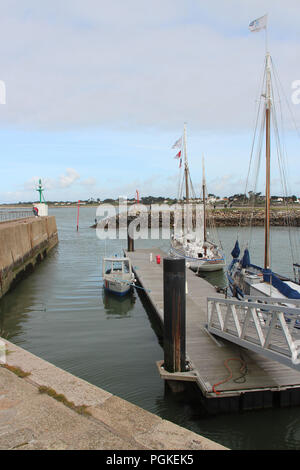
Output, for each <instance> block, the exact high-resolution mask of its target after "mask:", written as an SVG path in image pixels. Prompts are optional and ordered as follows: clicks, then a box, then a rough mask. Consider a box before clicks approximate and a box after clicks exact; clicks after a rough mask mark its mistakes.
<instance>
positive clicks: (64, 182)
mask: <svg viewBox="0 0 300 470" xmlns="http://www.w3.org/2000/svg"><path fill="white" fill-rule="evenodd" d="M79 179H80V175H79V174H78V173H77V171H76V170H74V169H73V168H67V170H66V174H65V175H61V176H60V178H59V186H60V187H61V188H69V187H70V186H72V184H74V183H75V182H76V181H78V180H79Z"/></svg>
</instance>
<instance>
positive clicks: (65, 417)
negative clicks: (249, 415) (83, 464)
mask: <svg viewBox="0 0 300 470" xmlns="http://www.w3.org/2000/svg"><path fill="white" fill-rule="evenodd" d="M1 344H2V346H3V345H4V349H5V351H6V356H5V362H4V361H3V362H4V364H3V362H2V364H1V363H0V366H1V367H0V449H12V448H18V449H24V450H25V449H33V450H37V449H45V450H47V449H49V450H50V449H61V450H63V449H68V450H70V449H74V450H76V449H82V450H85V449H99V450H111V449H115V450H117V449H118V450H191V451H196V450H226V448H225V447H223V446H221V445H219V444H217V443H215V442H213V441H211V440H209V439H207V438H205V437H203V436H200V435H198V434H196V433H194V432H192V431H189V430H187V429H185V428H182V427H180V426H178V425H176V424H174V423H172V422H170V421H167V420H164V419H162V418H160V417H158V416H156V415H154V414H152V413H150V412H148V411H146V410H144V409H142V408H140V407H138V406H136V405H134V404H132V403H129V402H127V401H126V400H123V399H121V398H119V397H117V396H115V395H113V394H111V393H109V392H107V391H105V390H103V389H101V388H99V387H96V386H94V385H92V384H90V383H88V382H86V381H84V380H82V379H80V378H78V377H75V376H74V375H72V374H70V373H69V372H66V371H64V370H62V369H60V368H58V367H56V366H54V365H53V364H51V363H49V362H47V361H45V360H43V359H41V358H39V357H37V356H35V355H33V354H31V353H30V352H28V351H26V350H24V349H22V348H20V347H19V346H16V345H14V344H13V343H11V342H9V341H7V340H5V339H2V338H0V345H1ZM0 359H1V357H0ZM6 366H10V367H18V368H20V369H21V370H22V371H24V372H27V373H29V375H28V376H27V377H26V378H19V377H17V376H16V375H15V374H14V373H13V372H11V371H10V370H8V369H7V368H6ZM41 386H44V387H49V388H51V389H53V390H55V391H56V393H57V394H63V395H64V396H65V398H66V399H67V400H68V401H69V402H73V403H74V405H75V406H86V410H87V411H88V413H89V416H87V415H79V414H78V413H77V412H76V411H74V410H73V409H70V408H68V407H67V406H65V405H64V404H63V403H60V402H58V401H56V400H55V399H54V398H52V397H50V396H48V395H42V394H41V393H40V392H39V387H41ZM1 418H4V421H3V419H2V420H1ZM45 422H46V423H47V424H46V425H45ZM1 423H2V424H1ZM3 423H4V424H3Z"/></svg>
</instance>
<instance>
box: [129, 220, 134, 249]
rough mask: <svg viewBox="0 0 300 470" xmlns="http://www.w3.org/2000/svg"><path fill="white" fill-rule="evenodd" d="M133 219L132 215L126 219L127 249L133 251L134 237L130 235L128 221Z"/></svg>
mask: <svg viewBox="0 0 300 470" xmlns="http://www.w3.org/2000/svg"><path fill="white" fill-rule="evenodd" d="M133 220H134V217H128V219H127V251H128V252H129V253H130V252H133V251H134V239H133V238H131V236H130V223H131V222H132V221H133Z"/></svg>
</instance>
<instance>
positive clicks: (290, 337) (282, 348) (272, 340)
mask: <svg viewBox="0 0 300 470" xmlns="http://www.w3.org/2000/svg"><path fill="white" fill-rule="evenodd" d="M251 300H253V301H251ZM282 302H284V305H283V304H282ZM207 303H208V309H207V312H208V324H207V329H208V331H209V332H210V333H212V334H214V335H217V336H219V337H221V338H224V339H226V340H228V341H231V342H233V343H235V344H238V345H239V346H242V347H244V348H247V349H249V350H251V351H254V352H256V353H259V354H261V355H262V356H265V357H267V358H269V359H272V360H274V361H277V362H280V363H282V364H285V365H288V366H289V367H292V368H294V369H296V370H298V371H300V308H299V307H300V302H299V301H297V300H294V299H267V300H266V297H264V298H263V297H256V298H254V297H249V299H248V301H240V300H233V299H220V298H208V299H207ZM280 303H281V304H280Z"/></svg>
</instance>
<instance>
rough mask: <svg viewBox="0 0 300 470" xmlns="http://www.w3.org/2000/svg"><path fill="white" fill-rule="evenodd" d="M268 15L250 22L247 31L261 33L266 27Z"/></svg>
mask: <svg viewBox="0 0 300 470" xmlns="http://www.w3.org/2000/svg"><path fill="white" fill-rule="evenodd" d="M267 20H268V15H264V16H261V17H260V18H257V20H254V21H251V23H250V24H249V29H250V31H251V32H257V31H261V30H262V29H266V27H267Z"/></svg>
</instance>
